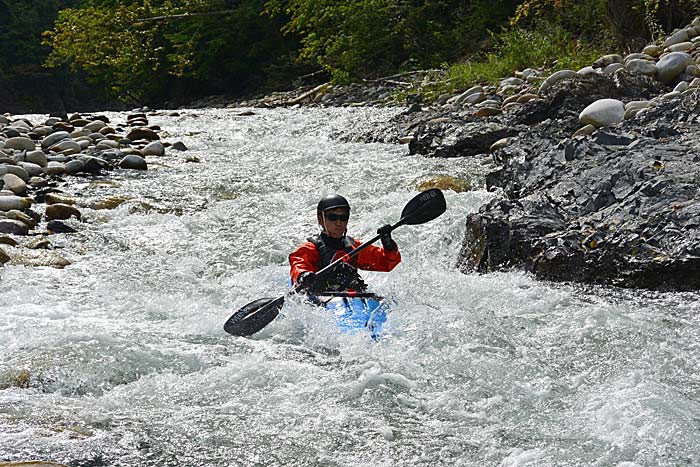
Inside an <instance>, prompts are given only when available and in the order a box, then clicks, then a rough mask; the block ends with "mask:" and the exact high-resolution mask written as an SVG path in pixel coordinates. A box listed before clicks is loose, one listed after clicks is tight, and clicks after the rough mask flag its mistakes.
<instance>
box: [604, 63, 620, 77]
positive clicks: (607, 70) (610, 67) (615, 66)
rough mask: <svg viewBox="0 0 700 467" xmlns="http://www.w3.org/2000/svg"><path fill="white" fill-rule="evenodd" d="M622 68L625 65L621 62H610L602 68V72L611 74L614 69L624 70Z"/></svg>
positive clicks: (613, 72)
mask: <svg viewBox="0 0 700 467" xmlns="http://www.w3.org/2000/svg"><path fill="white" fill-rule="evenodd" d="M624 69H625V65H623V64H622V63H612V64H610V65H608V66H606V67H605V68H603V74H606V75H612V74H615V72H616V71H618V70H624Z"/></svg>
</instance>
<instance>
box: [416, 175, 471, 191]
mask: <svg viewBox="0 0 700 467" xmlns="http://www.w3.org/2000/svg"><path fill="white" fill-rule="evenodd" d="M416 188H417V189H418V191H425V190H429V189H431V188H439V189H441V190H452V191H454V192H455V193H462V192H465V191H470V190H471V189H472V188H471V184H470V183H469V181H468V180H464V179H461V178H457V177H452V176H450V175H437V176H431V177H428V178H426V179H424V180H422V181H420V182H419V183H418V185H417V187H416Z"/></svg>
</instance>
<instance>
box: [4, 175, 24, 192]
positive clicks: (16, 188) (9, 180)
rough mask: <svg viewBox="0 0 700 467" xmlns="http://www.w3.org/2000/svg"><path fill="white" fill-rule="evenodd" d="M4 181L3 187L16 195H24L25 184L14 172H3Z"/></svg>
mask: <svg viewBox="0 0 700 467" xmlns="http://www.w3.org/2000/svg"><path fill="white" fill-rule="evenodd" d="M2 181H3V182H5V189H8V190H10V191H12V192H13V193H14V194H15V195H17V196H24V195H25V194H26V193H27V184H26V183H25V182H24V180H22V179H21V178H19V177H18V176H17V175H15V174H11V173H8V174H5V175H3V176H2Z"/></svg>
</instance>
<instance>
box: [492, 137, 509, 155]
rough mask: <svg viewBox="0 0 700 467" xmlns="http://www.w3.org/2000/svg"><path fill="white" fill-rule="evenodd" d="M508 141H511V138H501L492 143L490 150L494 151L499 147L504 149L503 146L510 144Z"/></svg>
mask: <svg viewBox="0 0 700 467" xmlns="http://www.w3.org/2000/svg"><path fill="white" fill-rule="evenodd" d="M508 143H510V138H501V139H499V140H498V141H496V142H495V143H493V144H492V145H491V147H490V148H489V151H491V152H494V151H497V150H499V149H502V148H504V147H506V146H508Z"/></svg>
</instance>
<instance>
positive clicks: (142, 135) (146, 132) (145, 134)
mask: <svg viewBox="0 0 700 467" xmlns="http://www.w3.org/2000/svg"><path fill="white" fill-rule="evenodd" d="M126 137H127V138H128V139H129V140H131V141H137V140H140V139H144V140H147V141H157V140H159V139H160V136H158V133H156V132H155V131H153V130H151V129H149V128H134V129H133V130H131V131H130V132H129V133H128V134H127V135H126Z"/></svg>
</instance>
